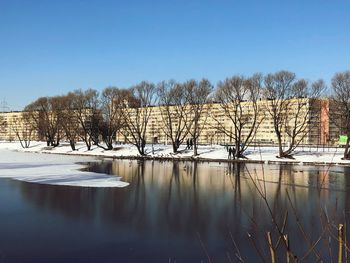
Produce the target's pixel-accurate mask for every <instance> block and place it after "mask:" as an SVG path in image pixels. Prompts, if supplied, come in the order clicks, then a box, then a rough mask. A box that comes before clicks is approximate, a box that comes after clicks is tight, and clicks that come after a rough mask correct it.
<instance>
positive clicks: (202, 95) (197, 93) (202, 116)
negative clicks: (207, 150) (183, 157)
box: [185, 79, 213, 156]
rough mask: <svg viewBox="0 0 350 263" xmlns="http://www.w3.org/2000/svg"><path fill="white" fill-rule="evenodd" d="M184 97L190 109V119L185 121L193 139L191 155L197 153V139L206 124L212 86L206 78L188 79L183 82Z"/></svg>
mask: <svg viewBox="0 0 350 263" xmlns="http://www.w3.org/2000/svg"><path fill="white" fill-rule="evenodd" d="M185 88H186V97H187V98H188V99H187V100H188V103H189V105H188V107H189V109H190V121H189V122H187V123H186V124H187V128H188V131H189V134H190V135H191V136H192V139H193V155H194V156H196V155H198V139H199V136H200V135H201V133H202V131H203V129H204V128H205V126H206V122H207V118H208V116H209V112H210V108H211V104H210V103H209V102H210V97H209V95H210V94H211V92H212V91H213V86H212V85H211V83H210V82H209V81H208V80H207V79H202V80H201V81H199V82H197V81H195V80H189V81H187V82H186V83H185Z"/></svg>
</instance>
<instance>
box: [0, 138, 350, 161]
mask: <svg viewBox="0 0 350 263" xmlns="http://www.w3.org/2000/svg"><path fill="white" fill-rule="evenodd" d="M114 147H115V149H114V150H111V151H105V150H103V149H102V148H99V147H97V146H92V149H91V151H88V150H87V148H86V146H85V144H84V143H82V142H78V143H77V144H76V148H77V151H72V150H71V148H70V145H69V143H65V142H62V143H61V144H60V145H59V146H58V147H55V148H53V147H51V148H50V147H46V143H45V142H36V141H33V142H32V143H31V147H30V148H28V149H23V148H21V145H20V143H19V142H0V149H8V150H15V151H21V152H37V153H56V154H66V155H70V156H76V155H80V156H100V157H112V158H118V157H130V158H132V157H136V156H139V153H138V151H137V149H136V147H135V146H133V145H130V144H122V145H120V144H118V145H114ZM343 151H344V149H342V148H339V147H324V148H323V147H319V148H316V147H311V146H305V147H303V146H300V147H298V148H297V149H296V154H295V155H294V158H295V159H285V158H277V157H276V156H277V155H278V148H277V147H249V148H248V149H247V151H246V152H245V154H246V157H247V158H248V160H253V161H264V162H269V161H274V162H293V163H304V162H310V163H312V162H315V163H323V164H327V163H337V164H350V161H349V160H342V159H341V158H342V157H343ZM146 153H147V155H148V156H151V157H156V158H174V159H181V158H189V157H191V158H198V157H199V158H204V159H209V160H223V159H227V158H228V152H227V150H226V149H225V147H224V146H222V145H199V147H198V154H199V155H198V156H196V157H193V150H188V149H186V145H181V146H180V148H179V153H177V154H174V153H173V152H172V146H171V145H164V144H154V145H153V146H152V145H151V144H147V145H146ZM79 158H82V157H79Z"/></svg>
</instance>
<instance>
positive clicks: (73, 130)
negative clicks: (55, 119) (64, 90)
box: [61, 92, 80, 151]
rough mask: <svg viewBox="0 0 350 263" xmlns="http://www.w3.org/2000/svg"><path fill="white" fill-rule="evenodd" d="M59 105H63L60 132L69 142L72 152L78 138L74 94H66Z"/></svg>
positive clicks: (78, 126)
mask: <svg viewBox="0 0 350 263" xmlns="http://www.w3.org/2000/svg"><path fill="white" fill-rule="evenodd" d="M61 100H62V101H61V103H62V104H63V105H62V107H63V109H64V110H63V112H62V119H63V121H62V130H63V132H64V135H65V139H66V140H68V141H69V144H70V147H71V149H72V151H75V150H76V147H75V145H76V142H77V140H78V138H79V128H80V125H79V120H78V118H77V115H76V114H75V110H76V109H75V104H74V102H75V94H74V93H71V92H70V93H68V94H67V95H66V96H63V97H61Z"/></svg>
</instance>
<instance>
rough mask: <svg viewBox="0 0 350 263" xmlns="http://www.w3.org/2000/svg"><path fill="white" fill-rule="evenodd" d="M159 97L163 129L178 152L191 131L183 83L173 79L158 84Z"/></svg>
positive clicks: (174, 149) (174, 150) (188, 108)
mask: <svg viewBox="0 0 350 263" xmlns="http://www.w3.org/2000/svg"><path fill="white" fill-rule="evenodd" d="M157 91H158V92H157V93H158V98H159V104H160V105H159V109H160V118H161V122H162V123H163V126H162V130H163V132H164V134H165V136H167V137H168V138H169V139H170V140H171V143H172V146H173V152H174V153H176V152H177V150H178V148H179V146H180V144H181V143H182V142H183V141H184V139H185V138H186V136H187V135H188V132H189V128H190V125H189V119H190V110H191V109H190V107H188V101H187V100H188V96H187V94H186V89H185V86H184V85H183V84H180V83H177V82H175V81H173V80H170V81H163V82H161V83H159V84H158V89H157Z"/></svg>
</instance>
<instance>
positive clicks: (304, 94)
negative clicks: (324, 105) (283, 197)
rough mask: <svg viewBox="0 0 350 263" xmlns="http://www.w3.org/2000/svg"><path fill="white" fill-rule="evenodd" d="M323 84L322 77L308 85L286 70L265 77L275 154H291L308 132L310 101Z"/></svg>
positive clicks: (318, 94)
mask: <svg viewBox="0 0 350 263" xmlns="http://www.w3.org/2000/svg"><path fill="white" fill-rule="evenodd" d="M324 87H325V85H324V82H323V81H322V80H318V81H316V82H314V83H313V84H312V85H309V83H308V82H307V81H305V80H304V79H300V80H297V78H296V76H295V74H294V73H292V72H289V71H280V72H277V73H275V74H268V75H267V76H266V77H265V96H266V112H267V114H268V115H269V116H270V117H271V118H272V121H273V126H274V131H275V134H276V137H277V141H278V148H279V155H278V156H279V157H288V158H291V157H292V153H293V152H294V150H295V149H296V147H297V146H298V145H299V144H300V143H301V142H302V140H303V139H304V138H305V136H306V135H307V134H308V133H309V129H308V124H311V123H310V111H311V105H310V103H311V100H312V99H317V98H318V97H319V96H320V94H321V92H322V91H323V89H324ZM310 99H311V100H310ZM284 141H287V142H288V146H287V148H286V149H284V147H283V142H284Z"/></svg>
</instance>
